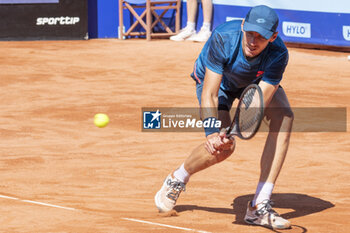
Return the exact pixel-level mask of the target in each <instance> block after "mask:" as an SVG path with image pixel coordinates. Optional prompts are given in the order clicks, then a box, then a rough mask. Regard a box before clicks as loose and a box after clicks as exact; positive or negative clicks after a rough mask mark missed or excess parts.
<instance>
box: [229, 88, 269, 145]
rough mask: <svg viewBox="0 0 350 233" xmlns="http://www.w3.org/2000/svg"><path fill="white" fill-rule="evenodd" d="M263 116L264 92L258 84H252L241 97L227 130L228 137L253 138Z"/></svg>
mask: <svg viewBox="0 0 350 233" xmlns="http://www.w3.org/2000/svg"><path fill="white" fill-rule="evenodd" d="M263 117H264V97H263V93H262V91H261V88H260V87H259V86H258V85H256V84H250V85H249V86H248V87H246V88H245V89H244V91H243V92H242V94H241V97H240V98H239V102H238V104H237V109H236V112H235V115H234V117H233V119H232V122H231V125H230V126H229V127H228V128H227V131H226V135H227V137H230V136H232V135H235V136H238V137H239V138H241V139H244V140H248V139H251V138H252V137H254V135H255V134H256V132H258V130H259V127H260V124H261V121H262V119H263Z"/></svg>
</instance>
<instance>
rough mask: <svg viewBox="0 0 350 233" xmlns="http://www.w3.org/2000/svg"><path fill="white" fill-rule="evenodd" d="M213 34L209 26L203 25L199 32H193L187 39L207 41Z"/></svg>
mask: <svg viewBox="0 0 350 233" xmlns="http://www.w3.org/2000/svg"><path fill="white" fill-rule="evenodd" d="M210 35H211V31H210V30H209V29H208V28H205V27H202V28H201V30H200V31H199V32H198V33H197V34H193V35H192V36H190V37H189V38H187V39H186V40H190V41H195V42H206V41H207V40H208V39H209V37H210Z"/></svg>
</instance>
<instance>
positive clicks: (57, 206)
mask: <svg viewBox="0 0 350 233" xmlns="http://www.w3.org/2000/svg"><path fill="white" fill-rule="evenodd" d="M0 198H5V199H11V200H18V201H21V202H27V203H32V204H36V205H43V206H49V207H55V208H60V209H66V210H76V209H74V208H70V207H64V206H59V205H52V204H48V203H44V202H38V201H30V200H21V199H19V198H16V197H9V196H5V195H0Z"/></svg>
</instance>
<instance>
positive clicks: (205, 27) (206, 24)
mask: <svg viewBox="0 0 350 233" xmlns="http://www.w3.org/2000/svg"><path fill="white" fill-rule="evenodd" d="M210 27H211V23H203V25H202V29H205V30H208V31H210Z"/></svg>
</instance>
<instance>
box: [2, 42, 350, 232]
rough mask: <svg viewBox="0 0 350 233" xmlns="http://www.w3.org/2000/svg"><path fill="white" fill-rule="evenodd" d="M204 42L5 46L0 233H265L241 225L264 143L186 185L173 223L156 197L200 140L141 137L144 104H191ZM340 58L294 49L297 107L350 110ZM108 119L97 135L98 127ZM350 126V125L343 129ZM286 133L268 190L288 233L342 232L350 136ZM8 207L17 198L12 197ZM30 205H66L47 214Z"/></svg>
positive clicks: (292, 85)
mask: <svg viewBox="0 0 350 233" xmlns="http://www.w3.org/2000/svg"><path fill="white" fill-rule="evenodd" d="M202 46H203V44H199V43H187V42H183V43H182V42H180V43H175V42H172V41H168V40H152V41H151V42H147V41H145V40H125V41H120V40H117V39H110V40H89V41H37V42H1V43H0V48H1V55H0V70H1V78H0V87H1V93H2V95H1V99H0V104H1V114H0V122H1V123H0V135H1V140H0V153H1V156H0V164H1V166H0V168H1V171H0V180H1V183H0V195H2V196H0V213H1V218H0V232H127V233H132V232H145V233H158V232H174V233H175V232H186V231H185V230H183V229H174V228H168V227H166V226H159V225H152V224H149V223H141V222H133V221H130V220H128V219H125V218H132V219H137V220H143V221H148V222H151V223H161V224H167V225H170V226H176V227H183V228H188V229H193V230H196V231H207V232H270V231H271V230H269V229H266V228H262V227H254V226H248V225H246V224H244V221H243V216H244V213H245V210H246V209H245V208H246V203H247V201H248V200H249V199H251V198H252V195H253V193H254V192H255V187H256V184H257V179H258V176H259V160H260V155H261V152H262V150H263V145H264V141H265V137H266V133H264V132H260V133H258V134H257V136H256V137H255V138H254V139H252V140H250V141H247V142H246V141H241V140H238V141H237V148H236V151H235V153H234V155H232V156H231V157H230V158H229V159H227V160H226V161H224V162H223V163H220V164H218V165H216V166H213V167H211V168H209V169H207V170H204V171H202V172H200V173H198V174H195V175H194V176H193V177H191V180H190V183H189V184H188V185H187V191H186V192H185V193H183V194H182V195H181V197H180V199H179V201H178V206H177V207H176V211H177V214H176V215H177V216H172V217H166V216H164V215H160V214H158V213H157V209H156V207H155V205H154V201H153V197H154V194H155V193H156V192H157V190H158V189H159V188H160V186H161V184H162V182H163V179H164V178H165V177H166V176H167V174H168V173H169V172H170V171H171V170H172V169H174V168H176V167H177V166H179V165H180V164H181V163H182V162H183V161H184V159H185V158H186V157H187V156H188V155H189V153H190V152H191V151H192V149H193V148H194V147H196V146H197V145H198V144H199V143H202V142H203V141H204V134H203V133H199V132H197V133H144V132H141V107H197V100H196V96H195V85H194V82H193V81H192V79H190V78H189V74H190V72H191V71H192V66H193V62H194V61H195V59H196V57H197V55H198V54H199V52H200V50H201V47H202ZM348 55H349V54H347V53H340V52H329V51H317V50H303V49H295V48H290V61H289V65H288V67H287V70H286V72H285V77H284V79H283V81H282V85H283V87H284V89H285V91H286V93H287V95H288V97H289V101H290V103H291V105H292V106H293V107H346V108H347V111H349V109H350V104H349V100H350V91H349V87H350V79H349V77H350V62H349V61H348V60H347V56H348ZM98 112H103V113H106V114H108V115H109V117H110V119H111V122H110V124H109V125H108V126H107V127H106V128H102V129H101V128H97V127H96V126H94V124H93V117H94V115H95V114H96V113H98ZM347 119H348V120H347V121H348V122H349V116H348V118H347ZM349 128H350V127H349V124H348V125H347V132H332V133H329V132H322V133H300V132H296V133H293V135H292V138H291V143H290V149H289V152H288V156H287V159H286V161H285V164H284V168H283V170H282V172H281V174H280V177H279V179H278V182H277V184H276V187H275V190H274V193H275V194H274V195H273V196H272V198H273V199H274V200H275V206H276V210H277V211H279V212H280V213H281V214H282V215H283V216H284V217H286V218H287V219H289V220H290V221H291V222H292V224H293V228H292V229H291V230H287V231H283V232H327V233H328V232H337V233H339V232H344V233H345V232H349V230H350V224H349V219H350V211H349V210H350V209H349V207H350V204H349V203H350V196H349V193H350V186H349V180H350V172H349V167H350V161H349V152H350V144H349V141H350V133H349ZM6 197H12V198H17V199H8V198H6ZM23 200H30V201H36V202H40V203H47V204H52V205H58V206H61V207H67V208H73V209H62V208H58V207H52V206H44V205H40V204H36V203H28V202H23Z"/></svg>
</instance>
